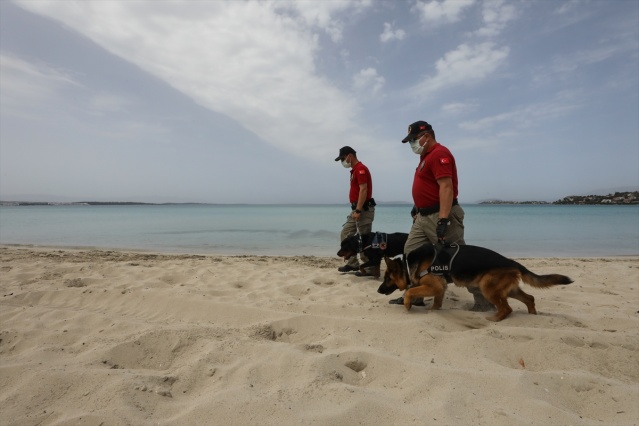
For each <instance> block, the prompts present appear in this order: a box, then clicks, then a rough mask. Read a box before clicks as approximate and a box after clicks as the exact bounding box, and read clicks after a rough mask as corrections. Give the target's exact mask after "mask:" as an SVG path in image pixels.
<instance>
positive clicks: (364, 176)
mask: <svg viewBox="0 0 639 426" xmlns="http://www.w3.org/2000/svg"><path fill="white" fill-rule="evenodd" d="M335 161H341V162H342V166H344V167H345V168H350V169H351V185H350V190H349V193H348V200H349V201H350V203H351V213H350V214H349V215H348V216H347V217H346V223H345V224H344V226H343V227H342V232H341V234H340V242H342V241H343V240H344V239H345V238H347V237H350V236H351V235H355V234H356V233H357V230H358V228H359V233H360V234H370V233H371V231H372V228H373V219H375V200H374V199H373V180H372V178H371V173H370V171H369V170H368V167H366V166H365V165H364V163H362V162H361V161H359V160H358V159H357V153H356V152H355V150H354V149H353V148H351V147H350V146H344V147H342V148H340V150H339V155H338V156H337V158H336V159H335ZM360 257H361V259H362V263H366V262H368V259H367V258H366V256H364V255H363V254H361V253H360ZM338 271H340V272H350V271H357V272H355V275H358V276H365V275H370V273H367V274H362V273H361V272H360V271H359V263H358V261H357V256H352V257H351V258H350V259H349V260H348V263H347V264H346V265H344V266H341V267H339V268H338Z"/></svg>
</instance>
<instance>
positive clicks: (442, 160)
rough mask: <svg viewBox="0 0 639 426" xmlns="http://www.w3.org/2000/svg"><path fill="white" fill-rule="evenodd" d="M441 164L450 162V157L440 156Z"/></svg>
mask: <svg viewBox="0 0 639 426" xmlns="http://www.w3.org/2000/svg"><path fill="white" fill-rule="evenodd" d="M439 164H442V165H444V164H450V158H447V157H445V158H440V159H439Z"/></svg>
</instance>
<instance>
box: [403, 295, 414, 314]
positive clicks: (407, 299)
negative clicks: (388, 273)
mask: <svg viewBox="0 0 639 426" xmlns="http://www.w3.org/2000/svg"><path fill="white" fill-rule="evenodd" d="M404 307H405V308H406V310H407V311H410V308H412V307H413V301H412V300H411V298H410V297H405V296H404Z"/></svg>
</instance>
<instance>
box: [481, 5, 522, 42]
mask: <svg viewBox="0 0 639 426" xmlns="http://www.w3.org/2000/svg"><path fill="white" fill-rule="evenodd" d="M518 16H519V13H518V11H517V9H516V8H515V6H514V5H513V4H512V3H507V2H506V0H492V1H485V2H484V4H483V6H482V17H483V19H484V26H483V27H482V28H480V29H479V30H477V31H476V32H475V34H476V35H478V36H481V37H495V36H497V35H499V34H500V33H501V32H502V30H503V29H504V27H505V26H506V25H507V24H508V23H509V22H510V21H512V20H513V19H515V18H517V17H518Z"/></svg>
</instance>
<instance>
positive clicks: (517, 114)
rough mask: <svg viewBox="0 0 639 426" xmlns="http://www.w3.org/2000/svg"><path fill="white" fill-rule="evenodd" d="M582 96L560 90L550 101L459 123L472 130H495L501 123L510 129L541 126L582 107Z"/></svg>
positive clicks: (463, 127)
mask: <svg viewBox="0 0 639 426" xmlns="http://www.w3.org/2000/svg"><path fill="white" fill-rule="evenodd" d="M582 105H583V99H582V97H581V96H580V95H579V94H578V93H575V92H570V91H565V92H560V93H558V94H557V95H556V96H555V99H552V100H550V101H548V102H540V103H536V104H531V105H527V106H522V107H520V108H513V109H512V110H511V111H508V112H504V113H501V114H495V115H493V116H489V117H484V118H481V119H479V120H473V121H466V122H463V123H461V124H460V125H459V127H460V128H462V129H464V130H468V131H472V132H485V131H494V130H495V129H496V128H497V127H498V126H500V125H501V124H504V123H505V124H506V128H507V129H509V131H513V132H514V131H517V130H521V129H526V128H529V127H531V126H534V127H536V128H541V127H543V126H544V122H546V121H547V120H555V119H558V118H560V117H563V116H566V115H567V114H568V113H569V112H571V111H574V110H575V109H578V108H581V107H582Z"/></svg>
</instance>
